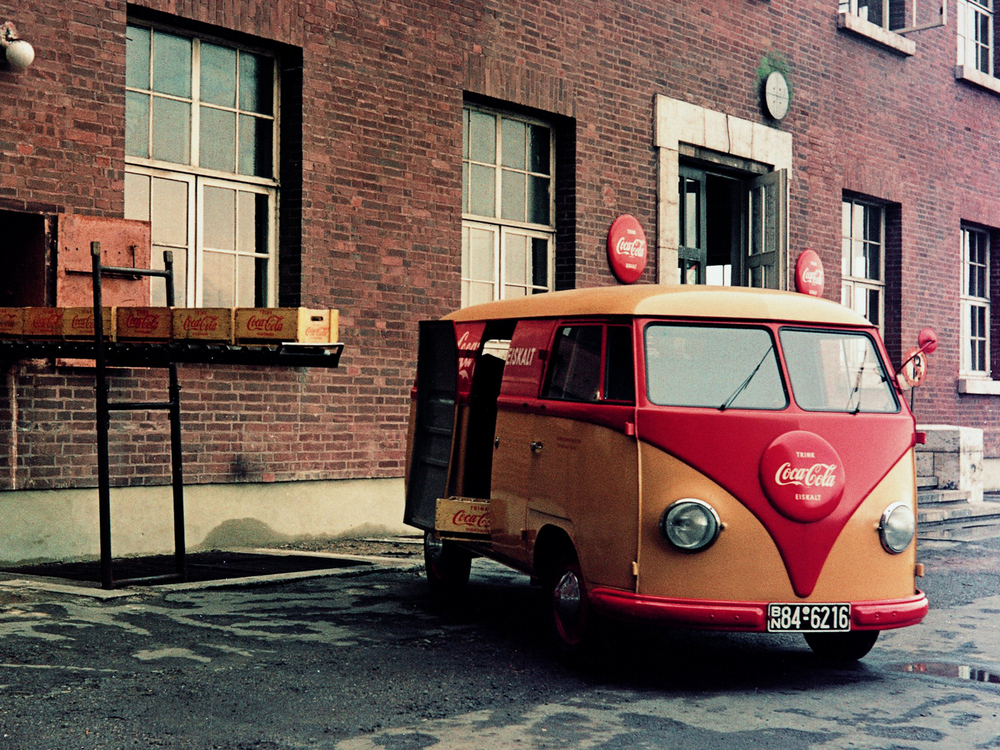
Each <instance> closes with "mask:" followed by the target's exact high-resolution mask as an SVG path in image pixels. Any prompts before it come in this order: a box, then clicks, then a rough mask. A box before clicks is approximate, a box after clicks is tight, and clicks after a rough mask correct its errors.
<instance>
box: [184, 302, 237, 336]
mask: <svg viewBox="0 0 1000 750" xmlns="http://www.w3.org/2000/svg"><path fill="white" fill-rule="evenodd" d="M173 323H174V339H176V340H178V341H184V340H197V341H220V342H224V343H227V344H231V343H233V309H232V308H231V307H198V308H191V307H177V308H174V313H173Z"/></svg>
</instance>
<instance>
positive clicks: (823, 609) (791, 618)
mask: <svg viewBox="0 0 1000 750" xmlns="http://www.w3.org/2000/svg"><path fill="white" fill-rule="evenodd" d="M850 629H851V605H850V604H778V603H772V604H768V605H767V632H769V633H847V632H849V631H850Z"/></svg>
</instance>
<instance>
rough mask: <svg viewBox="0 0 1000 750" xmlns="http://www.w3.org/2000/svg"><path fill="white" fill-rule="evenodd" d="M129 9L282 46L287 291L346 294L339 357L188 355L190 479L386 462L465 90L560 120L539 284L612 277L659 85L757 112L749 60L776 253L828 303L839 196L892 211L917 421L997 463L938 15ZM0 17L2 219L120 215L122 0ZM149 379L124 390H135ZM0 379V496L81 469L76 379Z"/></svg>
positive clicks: (80, 385) (146, 468)
mask: <svg viewBox="0 0 1000 750" xmlns="http://www.w3.org/2000/svg"><path fill="white" fill-rule="evenodd" d="M139 5H141V6H144V7H146V8H147V9H148V11H149V12H151V13H153V14H154V15H153V18H154V20H156V19H171V20H172V21H173V22H175V23H178V24H180V25H182V26H184V25H185V24H187V25H188V27H189V28H190V29H191V30H193V31H196V32H197V31H210V32H215V33H232V34H236V35H237V37H236V38H237V39H242V38H247V37H249V38H252V39H253V40H255V41H257V42H259V43H264V44H272V45H274V47H275V49H276V50H277V51H278V52H279V53H280V54H282V55H283V60H284V61H285V65H286V68H288V70H286V72H285V74H284V77H285V80H286V82H287V87H286V94H288V95H287V96H286V98H285V101H284V104H285V107H286V110H285V119H286V130H285V131H283V133H282V138H283V144H284V146H285V152H284V153H285V154H286V156H288V157H289V161H290V162H292V163H290V164H286V166H285V167H284V168H283V172H282V180H283V184H282V188H281V189H282V200H283V214H282V216H283V221H282V227H281V231H282V239H281V244H282V247H281V253H282V255H281V260H282V288H281V295H282V299H283V301H286V302H290V303H292V304H303V305H316V306H330V307H338V308H340V310H341V331H342V338H343V340H344V341H345V343H346V345H347V348H346V351H345V355H344V357H343V360H342V367H340V368H339V369H337V370H334V371H320V370H281V369H240V368H210V367H194V366H186V367H183V368H182V373H181V379H182V383H183V384H184V386H185V388H184V391H183V393H182V399H183V402H184V409H185V423H184V436H185V443H186V459H187V461H188V463H187V467H186V474H187V479H188V481H191V482H207V481H241V480H247V481H267V480H270V479H272V478H273V479H274V480H283V479H306V478H340V477H368V476H398V475H400V474H401V473H402V462H403V447H404V446H403V442H404V434H405V430H404V426H405V420H406V416H407V406H408V401H407V398H408V391H409V386H410V382H411V379H412V373H413V369H412V363H413V356H414V352H415V348H416V322H417V321H418V320H420V319H422V318H428V317H434V316H437V315H440V314H442V313H443V312H445V311H447V310H449V309H452V308H454V307H456V306H457V305H458V304H459V270H460V247H461V234H460V225H461V143H462V131H461V107H462V103H463V99H464V98H465V97H466V96H473V97H479V98H485V99H486V100H488V101H491V102H494V103H497V104H506V105H508V106H510V107H514V108H522V109H523V111H528V112H531V113H536V114H537V113H542V114H548V115H549V116H551V117H553V118H555V122H556V124H557V127H558V132H559V133H560V137H561V138H562V140H561V143H562V144H563V146H564V149H563V150H562V151H560V156H559V159H558V168H559V169H560V170H561V171H562V172H563V174H561V175H559V176H557V180H559V181H560V185H561V186H562V187H561V189H560V192H559V194H558V196H557V205H558V209H557V211H558V215H559V231H558V237H559V243H560V247H559V255H558V258H557V269H558V278H559V279H560V284H562V285H566V284H575V285H577V286H591V285H595V284H609V283H613V279H612V277H611V275H610V272H609V271H608V268H607V262H606V258H605V252H604V238H605V236H606V232H607V228H608V226H609V225H610V223H611V221H612V220H613V219H614V218H615V217H616V216H617V215H618V214H620V213H626V212H627V213H631V214H634V215H635V216H637V217H638V218H639V220H640V221H641V222H642V224H643V225H644V226H645V228H646V233H647V236H649V237H651V238H652V237H655V236H656V229H657V227H656V221H657V154H656V152H655V149H654V148H653V129H654V120H653V112H654V104H653V103H654V97H655V96H656V95H658V94H662V95H666V96H669V97H672V98H676V99H682V100H685V101H688V102H691V103H693V104H696V105H699V106H702V107H706V108H709V109H713V110H718V111H721V112H724V113H727V114H731V115H734V116H737V117H740V118H743V119H746V120H751V121H754V122H765V121H766V120H765V118H764V115H763V114H762V112H761V108H760V105H759V97H758V68H759V67H761V66H762V64H763V63H764V62H765V59H767V60H770V61H772V62H774V61H777V62H779V63H781V64H783V65H784V66H785V67H786V68H787V70H788V72H789V79H790V82H791V85H792V89H793V100H792V104H791V108H790V111H789V114H788V117H787V118H786V119H785V120H784V121H783V122H782V123H781V124H780V125H777V127H780V129H781V130H784V131H787V132H790V133H792V134H793V137H794V167H793V174H792V181H791V188H790V190H791V203H790V217H789V218H790V247H791V257H790V259H789V260H790V264H789V265H790V266H791V265H793V264H794V260H795V257H796V256H797V254H798V252H799V251H801V250H802V249H803V248H806V247H811V248H813V249H815V250H816V251H817V252H819V253H820V255H821V257H822V259H823V261H824V264H825V267H826V270H827V292H826V294H827V296H828V297H831V298H834V299H838V298H839V268H840V211H841V207H840V203H841V197H842V195H843V191H845V190H847V191H851V192H852V193H857V194H860V195H864V196H868V197H871V198H874V199H878V200H884V201H889V202H892V203H895V204H898V206H899V216H900V235H899V246H900V247H901V253H902V257H901V258H898V259H896V262H895V265H894V268H895V269H896V270H895V271H894V273H895V275H896V276H897V277H898V279H899V283H900V290H899V294H898V295H896V296H895V299H896V300H897V302H895V303H890V309H889V310H887V314H888V315H887V317H888V318H889V320H890V321H892V320H898V321H900V322H899V323H898V324H896V325H894V326H892V329H890V330H887V340H888V343H889V345H890V349H891V351H893V352H894V353H898V352H900V351H902V350H905V349H906V348H908V346H909V345H910V342H913V341H915V339H916V334H917V331H918V330H919V329H920V328H921V327H923V326H925V325H933V326H934V327H935V328H936V329H937V330H938V333H939V335H940V338H941V342H942V343H941V347H940V349H939V350H938V353H936V354H935V355H933V356H932V357H931V374H930V377H929V380H928V383H927V384H926V385H925V386H923V387H922V389H921V390H920V391H919V392H918V393H917V394H916V396H915V406H916V411H917V415H918V418H919V419H920V420H921V421H927V422H950V423H960V424H966V425H972V426H982V427H985V428H987V431H988V440H987V452H988V453H989V454H992V455H996V454H1000V414H997V413H996V411H997V409H996V407H995V406H994V402H995V401H996V399H994V398H990V397H967V396H959V395H958V394H957V392H956V379H957V376H958V366H959V365H958V362H959V352H958V346H957V337H958V333H959V327H958V310H959V308H958V290H959V274H960V268H959V248H958V232H959V224H960V222H961V221H962V220H968V221H975V222H978V223H981V224H985V225H987V226H992V227H1000V197H998V196H997V192H996V184H995V175H996V174H998V173H1000V146H998V145H997V132H998V128H997V125H998V123H1000V96H997V95H994V94H991V93H987V92H984V91H980V90H977V89H976V88H974V87H972V86H969V85H968V84H964V83H958V82H956V81H955V80H954V75H953V69H954V60H955V31H954V26H953V25H951V26H949V27H946V28H944V29H936V30H931V31H925V32H922V33H920V34H916V35H913V36H911V37H910V38H911V39H913V40H914V41H915V42H916V44H917V53H916V54H915V55H914V56H912V57H901V56H898V55H896V54H894V53H892V52H889V51H887V50H884V49H882V48H880V47H878V46H877V45H874V44H873V43H871V42H870V41H867V40H863V39H859V38H857V37H854V36H851V35H849V34H848V33H846V32H841V31H838V30H837V28H836V8H837V3H836V2H835V0H803V1H801V2H796V3H787V2H778V1H777V0H774V1H773V2H764V1H763V0H741V1H738V2H727V3H720V2H670V3H664V2H661V1H660V0H637V1H635V2H617V3H611V2H603V1H601V2H597V1H595V0H585V1H583V2H578V3H565V2H554V1H551V0H542V1H541V2H539V1H538V0H535V1H534V2H517V1H516V0H515V1H507V2H499V0H496V1H494V2H475V1H473V0H465V1H461V0H460V1H458V2H444V1H443V0H439V1H434V2H411V3H387V2H381V1H375V2H365V3H345V2H341V3H320V2H311V1H307V0H301V1H295V0H275V1H274V2H270V3H259V2H256V1H251V0H233V1H232V2H227V3H207V2H204V0H201V1H198V0H187V1H183V2H171V1H169V0H162V1H153V0H143V1H142V2H140V3H139ZM920 5H921V12H922V13H927V14H929V15H930V14H932V9H931V7H930V5H927V7H924V6H925V4H924V3H921V4H920ZM160 14H162V15H160ZM8 15H10V16H11V17H12V20H14V21H15V23H17V24H18V28H19V30H20V31H21V33H22V36H24V37H25V38H27V39H28V40H29V41H31V42H32V44H33V45H34V46H35V48H36V51H37V58H36V62H35V64H34V66H33V67H32V68H30V69H29V70H28V71H21V72H12V71H8V70H0V91H2V93H3V96H0V152H2V154H3V158H2V159H0V210H13V211H25V212H33V213H47V214H54V213H60V212H74V213H85V214H95V215H106V216H121V215H122V211H123V200H122V190H123V187H122V182H123V169H124V94H123V91H124V33H125V22H126V6H125V4H124V3H108V2H96V0H60V1H59V2H55V1H54V0H25V2H23V3H21V4H19V5H18V6H16V7H12V8H10V9H9V10H8ZM920 20H921V21H928V20H931V19H930V17H928V18H921V19H920ZM227 30H228V31H227ZM240 35H246V37H243V36H240ZM300 64H301V72H299V66H300ZM299 88H300V89H301V91H299ZM299 97H301V123H299V122H298V116H297V115H296V114H293V112H292V111H291V110H289V109H288V107H289V106H290V105H291V108H292V109H293V110H294V109H297V106H296V104H297V102H298V101H299ZM771 125H774V124H773V123H771ZM567 144H569V145H567ZM567 171H569V172H571V174H570V175H566V174H565V173H566V172H567ZM299 175H300V177H299ZM298 182H301V190H299V189H298V187H299V186H298V184H296V183H298ZM2 242H3V239H2V233H0V243H2ZM3 250H6V248H0V251H3ZM655 278H656V268H655V258H654V259H653V260H652V262H651V263H650V267H649V269H648V270H647V272H646V274H645V276H644V277H643V281H644V282H651V281H653V280H654V279H655ZM890 299H892V295H890ZM996 312H997V313H998V314H1000V310H997V311H996ZM896 328H899V329H901V330H896ZM153 377H154V376H153V375H151V374H150V373H146V372H142V371H136V372H134V373H128V374H127V375H126V376H124V377H122V378H121V381H122V383H121V384H122V387H123V388H124V389H125V390H131V391H133V392H135V393H141V392H144V391H145V388H146V384H147V382H148V381H149V380H150V379H151V378H153ZM11 379H12V380H13V382H14V384H15V385H16V389H17V401H16V409H15V408H14V407H13V406H12V403H11V401H10V396H11V394H10V392H9V390H10V382H11ZM2 387H3V388H5V389H6V392H5V393H4V398H3V400H2V403H0V420H2V424H0V471H3V472H5V477H6V478H5V479H3V478H0V483H2V486H5V487H10V486H13V484H14V482H15V478H14V477H13V475H12V473H11V467H10V464H11V462H12V461H14V462H16V465H17V474H16V483H17V486H18V487H26V486H31V487H56V486H68V485H81V484H83V485H85V484H92V483H93V481H94V469H93V440H94V438H93V429H92V424H91V422H89V421H88V420H90V419H91V418H92V417H91V413H90V411H89V410H91V409H92V402H91V399H92V379H91V378H90V376H89V375H88V374H87V373H85V372H80V371H69V370H63V369H53V368H51V367H48V366H44V365H39V366H36V365H26V366H21V367H19V368H18V369H16V370H15V371H14V372H13V374H12V376H11V378H8V381H7V385H4V386H2ZM159 419H160V418H159V417H156V418H153V419H152V420H150V421H149V422H148V423H147V422H146V421H145V417H142V416H136V415H133V416H131V417H123V416H116V417H115V420H124V421H125V426H124V427H121V428H120V429H118V430H117V431H116V432H115V433H114V437H113V447H112V453H113V467H112V474H113V476H117V477H121V478H122V479H124V480H125V481H128V482H131V483H139V484H141V483H149V482H162V481H164V480H165V479H166V477H167V476H168V474H167V472H168V468H169V466H168V462H167V461H166V446H167V442H166V429H165V420H164V423H163V424H161V423H160V422H159V421H158V420H159ZM147 427H152V429H151V430H147ZM161 459H162V460H161Z"/></svg>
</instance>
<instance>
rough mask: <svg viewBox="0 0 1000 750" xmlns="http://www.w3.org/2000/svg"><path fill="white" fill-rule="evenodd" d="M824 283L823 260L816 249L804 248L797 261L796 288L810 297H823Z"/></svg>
mask: <svg viewBox="0 0 1000 750" xmlns="http://www.w3.org/2000/svg"><path fill="white" fill-rule="evenodd" d="M824 283H825V275H824V273H823V261H821V260H820V258H819V255H817V254H816V251H815V250H809V249H808V248H807V249H805V250H803V251H802V252H801V253H799V259H798V260H797V261H796V262H795V290H796V291H797V292H801V293H802V294H808V295H809V296H810V297H822V296H823V286H824Z"/></svg>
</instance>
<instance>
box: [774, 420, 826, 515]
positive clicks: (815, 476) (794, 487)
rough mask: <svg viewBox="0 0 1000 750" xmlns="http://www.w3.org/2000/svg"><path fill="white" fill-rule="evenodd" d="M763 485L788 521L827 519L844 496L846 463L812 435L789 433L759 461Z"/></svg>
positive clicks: (821, 440) (824, 441) (819, 438)
mask: <svg viewBox="0 0 1000 750" xmlns="http://www.w3.org/2000/svg"><path fill="white" fill-rule="evenodd" d="M760 485H761V487H762V488H763V490H764V494H765V495H767V499H768V500H770V501H771V505H773V506H774V509H775V510H777V511H778V512H779V513H780V514H781V515H783V516H784V517H785V518H788V519H789V520H792V521H798V522H799V523H812V522H814V521H819V520H821V519H823V518H826V517H827V516H828V515H830V513H832V512H833V509H834V508H836V507H837V503H839V502H840V498H841V496H842V495H843V494H844V464H843V462H842V461H841V460H840V456H839V455H838V454H837V451H836V450H834V448H833V446H832V445H830V444H829V443H828V442H827V441H826V440H824V439H823V438H821V437H820V436H819V435H816V434H815V433H812V432H805V431H804V430H796V431H794V432H786V433H785V434H784V435H781V436H779V437H777V438H775V440H774V441H773V442H772V443H771V444H770V445H769V446H767V449H766V450H765V451H764V455H763V456H761V458H760Z"/></svg>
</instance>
